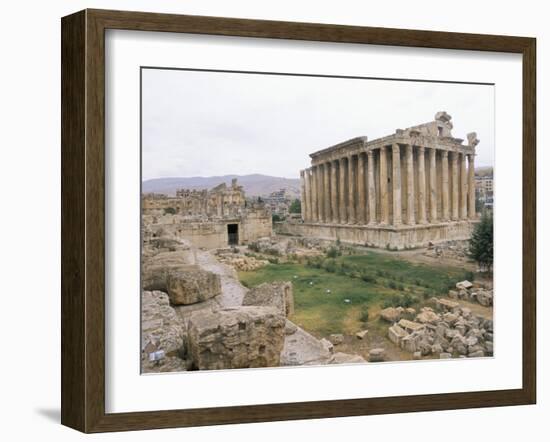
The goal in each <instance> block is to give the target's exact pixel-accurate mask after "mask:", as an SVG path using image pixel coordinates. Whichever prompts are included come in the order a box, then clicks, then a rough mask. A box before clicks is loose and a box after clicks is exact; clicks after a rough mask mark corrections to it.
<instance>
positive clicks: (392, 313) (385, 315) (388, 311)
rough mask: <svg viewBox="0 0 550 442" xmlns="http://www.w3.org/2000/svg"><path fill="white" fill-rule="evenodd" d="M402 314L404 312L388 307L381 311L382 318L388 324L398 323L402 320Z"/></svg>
mask: <svg viewBox="0 0 550 442" xmlns="http://www.w3.org/2000/svg"><path fill="white" fill-rule="evenodd" d="M401 313H402V311H401V310H398V309H397V308H395V307H388V308H385V309H384V310H382V311H380V317H381V318H382V319H383V320H384V321H388V322H392V323H393V322H397V321H399V320H400V319H401Z"/></svg>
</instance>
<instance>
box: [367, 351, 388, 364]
mask: <svg viewBox="0 0 550 442" xmlns="http://www.w3.org/2000/svg"><path fill="white" fill-rule="evenodd" d="M385 356H386V350H384V349H383V348H373V349H372V350H370V351H369V362H383V361H384V358H385Z"/></svg>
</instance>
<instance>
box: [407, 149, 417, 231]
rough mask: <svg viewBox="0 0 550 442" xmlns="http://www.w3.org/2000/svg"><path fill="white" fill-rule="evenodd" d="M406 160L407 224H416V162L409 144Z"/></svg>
mask: <svg viewBox="0 0 550 442" xmlns="http://www.w3.org/2000/svg"><path fill="white" fill-rule="evenodd" d="M405 162H406V169H407V224H411V225H412V224H414V222H415V221H414V162H413V147H412V145H411V144H407V146H406V148H405Z"/></svg>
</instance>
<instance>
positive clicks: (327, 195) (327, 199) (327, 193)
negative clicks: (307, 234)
mask: <svg viewBox="0 0 550 442" xmlns="http://www.w3.org/2000/svg"><path fill="white" fill-rule="evenodd" d="M324 168H325V173H324V174H323V178H324V184H323V189H324V192H325V193H324V200H325V201H324V209H325V212H324V215H323V216H324V219H325V222H326V223H330V222H331V221H332V214H331V210H330V193H331V192H330V190H331V189H330V163H325V164H324Z"/></svg>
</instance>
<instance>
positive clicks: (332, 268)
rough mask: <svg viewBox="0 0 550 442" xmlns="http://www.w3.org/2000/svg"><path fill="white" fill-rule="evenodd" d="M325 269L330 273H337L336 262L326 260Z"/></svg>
mask: <svg viewBox="0 0 550 442" xmlns="http://www.w3.org/2000/svg"><path fill="white" fill-rule="evenodd" d="M323 269H325V270H326V271H327V272H329V273H334V272H336V261H335V260H334V259H325V260H324V261H323Z"/></svg>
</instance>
